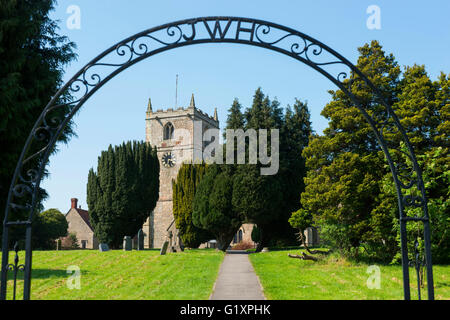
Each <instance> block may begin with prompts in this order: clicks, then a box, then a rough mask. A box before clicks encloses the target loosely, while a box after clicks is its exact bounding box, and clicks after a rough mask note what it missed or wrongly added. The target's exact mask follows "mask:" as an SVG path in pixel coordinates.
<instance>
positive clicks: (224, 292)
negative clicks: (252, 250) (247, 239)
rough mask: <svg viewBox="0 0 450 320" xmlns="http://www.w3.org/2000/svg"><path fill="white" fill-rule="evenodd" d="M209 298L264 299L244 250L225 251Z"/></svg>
mask: <svg viewBox="0 0 450 320" xmlns="http://www.w3.org/2000/svg"><path fill="white" fill-rule="evenodd" d="M209 299H210V300H265V297H264V294H263V292H262V288H261V284H260V283H259V279H258V277H257V276H256V274H255V270H253V266H252V265H251V263H250V260H249V259H248V253H247V252H245V251H237V250H236V251H231V250H230V251H227V254H226V255H225V258H224V260H223V262H222V265H221V266H220V270H219V276H218V277H217V280H216V283H215V284H214V290H213V293H212V294H211V296H210V297H209Z"/></svg>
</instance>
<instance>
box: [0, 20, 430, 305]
mask: <svg viewBox="0 0 450 320" xmlns="http://www.w3.org/2000/svg"><path fill="white" fill-rule="evenodd" d="M201 43H237V44H245V45H251V46H256V47H261V48H265V49H269V50H273V51H276V52H279V53H282V54H285V55H287V56H289V57H291V58H294V59H296V60H298V61H300V62H302V63H304V64H306V65H308V66H310V67H311V68H313V69H314V70H316V71H318V72H319V73H321V74H322V75H324V76H325V77H326V78H328V79H329V80H330V81H331V82H333V83H334V84H335V85H336V86H337V87H338V88H339V89H340V90H342V91H343V92H344V93H345V94H346V95H347V96H348V97H349V98H350V99H351V101H352V102H353V103H354V105H355V106H356V107H357V108H358V109H359V110H360V112H361V113H362V115H363V116H364V118H365V119H366V120H367V122H368V123H369V125H370V127H371V128H372V130H373V134H374V135H375V137H376V139H377V140H378V143H379V144H380V146H381V148H382V150H383V152H384V154H385V156H386V160H387V162H388V164H389V167H390V169H391V172H392V176H393V179H394V182H395V186H396V190H397V196H398V208H399V220H400V235H401V250H402V265H403V287H404V298H405V299H410V286H409V282H410V280H409V270H408V263H409V261H408V251H407V237H406V223H407V222H408V221H422V222H423V225H424V240H425V257H426V267H427V285H428V298H429V299H434V289H433V271H432V261H431V245H430V222H429V215H428V209H427V198H426V196H425V190H424V185H423V181H422V174H421V170H420V168H419V166H418V164H417V160H416V157H415V155H414V151H413V149H412V147H411V144H410V143H409V140H408V138H407V136H406V133H405V130H404V129H403V127H402V125H401V124H400V121H399V119H398V118H397V116H396V115H395V113H394V111H393V110H392V108H391V105H390V104H389V103H388V102H387V101H385V99H384V98H383V96H382V94H381V92H380V91H379V90H378V88H376V87H375V85H374V84H373V83H372V82H371V81H370V80H369V79H368V78H367V77H366V76H365V75H364V74H363V73H362V72H361V71H360V70H358V68H356V67H355V66H354V65H353V64H352V63H351V62H349V61H348V60H347V59H345V58H344V57H343V56H341V55H340V54H339V53H337V52H336V51H334V50H333V49H331V48H330V47H328V46H326V45H325V44H323V43H321V42H320V41H318V40H316V39H314V38H312V37H310V36H308V35H306V34H303V33H301V32H299V31H296V30H294V29H291V28H288V27H285V26H282V25H279V24H275V23H272V22H268V21H262V20H258V19H250V18H240V17H200V18H193V19H186V20H181V21H176V22H171V23H168V24H164V25H161V26H159V27H155V28H151V29H148V30H145V31H143V32H140V33H138V34H135V35H133V36H131V37H129V38H127V39H124V40H122V41H120V42H119V43H117V44H115V45H114V46H112V47H111V48H109V49H107V50H106V51H104V52H103V53H101V54H100V55H98V56H97V57H95V58H94V59H93V60H92V61H91V62H89V63H88V64H87V65H86V66H84V67H83V68H82V69H81V70H80V71H78V72H77V73H76V74H75V75H74V76H73V77H72V78H71V79H70V80H69V81H68V82H67V83H66V84H65V85H64V86H63V87H61V88H60V89H59V91H58V92H57V93H56V94H55V96H54V97H53V98H52V100H51V101H50V102H49V103H48V104H47V106H46V107H45V109H44V110H43V112H42V113H41V115H40V116H39V118H38V119H37V120H36V123H35V124H34V127H33V129H32V130H31V132H30V134H29V136H28V139H27V141H26V143H25V146H24V148H23V151H22V154H21V155H20V158H19V160H18V162H17V167H16V170H15V172H14V176H13V179H12V182H11V186H10V189H9V194H8V199H7V206H6V209H5V217H4V222H3V239H2V243H3V248H2V253H3V255H2V269H1V271H2V273H1V291H0V299H6V289H7V272H8V271H14V277H15V278H14V279H16V277H17V272H24V289H23V290H24V291H23V298H24V299H30V284H31V253H32V249H31V230H32V217H33V212H34V211H35V209H36V204H37V202H38V190H39V185H40V182H41V180H42V176H43V173H44V168H45V163H47V161H48V157H49V155H50V154H51V152H52V150H53V147H54V146H55V144H56V141H57V139H58V137H59V135H60V134H61V132H62V131H63V130H64V128H65V127H66V125H67V123H68V122H69V121H70V120H71V119H72V117H73V115H74V114H75V113H76V112H77V111H78V110H79V109H80V108H81V106H82V105H83V104H84V103H85V102H86V100H88V99H89V98H90V97H91V96H92V95H93V94H94V93H95V92H96V91H97V90H98V89H100V88H101V87H102V86H103V85H104V84H105V83H106V82H108V81H109V80H111V79H112V78H114V76H116V75H117V74H119V73H120V72H122V71H124V70H125V69H127V68H128V67H130V66H132V65H134V64H135V63H137V62H139V61H142V60H144V59H146V58H149V57H151V56H153V55H155V54H157V53H161V52H164V51H167V50H171V49H174V48H178V47H183V46H189V45H194V44H201ZM360 86H365V87H366V88H368V89H369V90H371V91H372V92H373V95H374V97H375V101H371V102H368V103H367V102H365V101H361V100H360V99H359V98H358V97H357V96H356V95H354V94H353V93H352V88H356V87H360ZM61 108H65V110H68V111H69V112H65V113H62V114H65V116H64V117H63V118H59V117H58V116H57V115H60V114H61V112H59V113H58V111H60V110H61ZM400 143H403V146H405V147H401V145H400ZM30 150H33V152H32V151H30ZM35 159H39V161H37V162H38V163H39V164H38V165H37V166H33V165H31V163H36V161H34V162H32V161H30V160H35ZM406 159H408V162H410V163H412V167H411V165H407V161H406ZM407 207H414V208H421V209H422V210H421V212H422V213H421V215H420V216H415V217H409V216H408V215H407V214H406V213H405V209H406V208H407ZM11 226H16V227H19V226H22V227H23V228H25V230H26V232H25V263H24V265H18V264H17V263H16V264H15V265H13V264H8V252H9V247H10V245H11V244H10V243H9V234H8V231H9V229H10V227H11ZM16 250H17V247H16ZM13 289H14V293H15V291H16V288H15V281H14V288H13ZM419 290H420V288H419Z"/></svg>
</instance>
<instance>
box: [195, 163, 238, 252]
mask: <svg viewBox="0 0 450 320" xmlns="http://www.w3.org/2000/svg"><path fill="white" fill-rule="evenodd" d="M232 195H233V167H232V166H227V165H217V164H211V165H209V166H208V167H207V169H206V173H205V175H204V176H203V178H202V180H201V181H200V183H199V184H198V187H197V191H196V193H195V196H194V205H193V213H192V221H193V223H194V225H195V226H197V227H198V228H202V229H205V230H208V231H209V232H211V233H212V234H213V235H214V236H215V239H216V240H217V244H218V249H219V250H222V251H225V250H227V248H228V246H229V244H230V242H231V240H232V239H233V236H234V234H235V233H236V232H237V230H238V229H239V227H240V226H241V224H242V218H241V216H240V214H239V213H238V212H237V211H235V210H234V208H233V205H232Z"/></svg>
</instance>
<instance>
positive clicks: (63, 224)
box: [33, 209, 69, 249]
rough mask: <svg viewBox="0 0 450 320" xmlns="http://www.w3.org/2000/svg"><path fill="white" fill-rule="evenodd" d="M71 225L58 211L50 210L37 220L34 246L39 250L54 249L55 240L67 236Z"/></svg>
mask: <svg viewBox="0 0 450 320" xmlns="http://www.w3.org/2000/svg"><path fill="white" fill-rule="evenodd" d="M68 227H69V225H68V223H67V220H66V217H65V216H64V215H63V214H62V213H61V212H60V211H59V210H58V209H49V210H46V211H44V212H42V213H41V214H39V215H37V216H36V218H35V228H34V229H33V246H34V247H35V248H39V249H54V248H55V240H56V239H58V238H61V237H65V236H67V229H68Z"/></svg>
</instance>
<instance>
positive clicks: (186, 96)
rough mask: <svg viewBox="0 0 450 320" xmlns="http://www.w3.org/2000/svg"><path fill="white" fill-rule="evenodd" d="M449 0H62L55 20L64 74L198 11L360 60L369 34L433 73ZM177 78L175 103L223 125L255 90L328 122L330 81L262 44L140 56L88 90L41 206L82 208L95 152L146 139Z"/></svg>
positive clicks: (171, 98)
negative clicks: (272, 29) (69, 53)
mask: <svg viewBox="0 0 450 320" xmlns="http://www.w3.org/2000/svg"><path fill="white" fill-rule="evenodd" d="M71 5H76V6H78V7H79V8H80V12H81V20H80V21H81V24H80V27H81V28H80V29H69V28H68V27H67V25H66V21H67V19H68V18H69V17H70V15H71V14H70V13H67V9H68V7H70V6H71ZM370 5H377V6H378V7H379V8H380V10H381V29H379V30H369V29H368V28H367V26H366V21H367V19H368V18H369V14H367V13H366V10H367V8H368V7H369V6H370ZM449 13H450V1H448V0H440V1H439V0H430V1H400V0H399V1H381V0H371V1H366V0H343V1H332V0H327V1H325V0H316V1H310V0H308V1H306V0H302V1H300V0H299V1H287V0H285V1H266V0H264V1H262V0H259V1H256V0H247V1H234V0H227V1H215V0H209V1H198V0H191V1H174V0H167V1H148V0H147V1H145V0H133V1H124V0H121V1H119V0H95V1H92V0H78V1H77V0H64V1H63V0H60V1H59V2H58V4H57V7H56V10H55V11H54V12H52V14H51V17H52V18H53V19H57V20H60V27H61V30H60V33H61V34H64V35H67V36H68V37H69V38H70V40H71V41H74V42H75V43H76V44H77V50H76V52H77V54H78V60H77V61H74V62H72V63H71V65H70V66H68V67H67V68H66V76H65V80H68V79H69V78H70V77H71V76H72V75H73V74H74V73H75V72H77V71H78V70H79V69H80V68H82V67H83V66H84V65H85V64H86V63H87V62H89V61H90V60H91V59H93V58H94V57H95V56H97V55H98V54H99V53H101V52H102V51H103V50H105V49H107V48H109V47H110V46H111V45H113V44H115V43H117V42H119V41H120V40H122V39H124V38H126V37H129V36H131V35H133V34H135V33H138V32H140V31H143V30H145V29H148V28H150V27H154V26H158V25H160V24H164V23H167V22H171V21H176V20H181V19H186V18H193V17H201V16H216V15H220V16H226V15H230V16H242V17H249V18H258V19H263V20H268V21H272V22H275V23H278V24H282V25H285V26H288V27H291V28H293V29H296V30H299V31H301V32H303V33H306V34H308V35H310V36H312V37H314V38H316V39H318V40H320V41H322V42H323V43H325V44H327V45H328V46H330V47H331V48H333V49H335V50H336V51H337V52H339V53H340V54H342V55H343V56H344V57H346V58H347V59H349V60H350V61H351V62H354V63H356V60H357V54H358V53H357V48H358V47H359V46H362V45H363V44H364V43H367V42H370V41H371V40H373V39H376V40H379V41H380V42H381V44H382V45H383V47H384V49H385V51H386V52H388V53H393V54H394V56H395V57H396V59H397V61H398V62H399V63H400V65H401V66H405V65H412V64H414V63H417V64H424V65H425V66H426V68H427V71H428V72H429V74H430V76H431V77H432V79H436V77H437V76H438V75H439V73H440V72H441V71H444V72H446V73H449V71H450V54H449V52H450V19H449ZM176 74H178V75H179V88H178V105H179V106H187V105H188V104H189V100H190V96H191V94H192V93H194V94H195V100H196V105H197V106H198V107H199V108H201V109H202V110H203V111H205V112H207V113H209V114H211V115H212V114H213V110H214V108H215V107H217V109H218V113H219V120H220V122H221V126H222V125H223V124H224V123H225V119H226V112H227V109H228V108H229V106H230V104H231V103H232V101H233V99H234V98H235V97H237V98H239V100H240V102H241V104H243V106H244V107H246V106H249V105H250V104H251V100H252V95H253V93H254V91H255V89H256V88H257V87H259V86H260V87H262V89H263V91H264V92H265V93H266V94H268V95H269V96H270V97H271V98H274V97H277V99H278V100H279V101H280V102H281V104H282V105H283V106H286V105H287V104H293V102H294V99H295V98H296V97H297V98H299V99H301V100H307V101H308V105H309V107H310V109H311V115H312V122H313V127H314V129H315V130H316V131H317V132H319V133H321V132H322V130H323V129H324V128H325V127H326V126H327V121H326V119H324V118H323V117H322V116H321V115H320V112H321V110H322V109H323V106H324V105H325V104H326V103H327V102H328V101H329V99H330V97H329V94H328V93H327V90H330V89H335V87H334V85H333V84H332V83H331V82H329V80H327V79H325V78H324V77H323V76H322V75H320V74H318V73H317V72H316V71H314V70H312V69H310V68H309V67H307V66H306V65H303V64H301V63H299V62H298V61H295V60H293V59H290V58H289V57H286V56H283V55H280V54H278V53H275V52H273V51H269V50H264V49H261V48H255V47H249V46H242V45H241V46H239V45H232V44H230V45H224V44H221V45H216V44H205V45H197V46H190V47H185V48H178V49H175V50H171V51H168V52H165V53H163V54H159V55H156V56H154V57H151V58H150V59H147V60H144V61H142V62H140V63H138V64H136V65H134V66H133V67H131V68H129V69H127V70H126V71H125V72H122V73H121V74H119V75H118V76H116V77H115V78H114V79H112V80H111V81H110V82H108V83H107V84H106V85H105V86H104V87H103V88H102V89H101V90H99V91H98V92H97V93H96V94H95V95H93V96H92V97H91V98H90V99H89V101H87V102H86V103H85V105H84V106H83V107H82V109H81V112H79V113H78V114H77V115H76V117H75V118H74V120H75V123H76V127H75V131H76V132H77V134H78V137H77V138H73V139H72V140H71V141H70V143H69V144H68V145H67V146H66V145H60V146H59V149H60V151H59V152H58V153H57V154H56V155H54V156H52V157H51V158H50V165H49V168H48V169H49V172H50V176H49V178H48V179H46V180H45V181H44V182H43V183H42V186H43V187H44V188H45V189H46V190H47V191H48V193H49V195H50V197H49V199H48V200H47V201H46V202H45V203H44V206H45V208H46V209H48V208H58V209H59V210H61V211H62V212H63V213H65V212H67V211H68V209H69V206H70V198H72V197H76V198H78V199H79V204H81V206H82V207H83V208H85V209H86V208H87V204H86V182H87V174H88V171H89V169H90V168H91V167H94V168H96V165H97V158H98V155H99V154H100V152H101V151H102V150H105V149H106V148H107V147H108V145H109V144H113V145H116V144H120V143H121V142H122V141H127V140H144V138H145V136H144V134H145V121H144V118H145V110H146V106H147V101H148V98H149V97H151V99H152V103H153V108H154V109H160V108H161V109H167V108H172V107H174V104H175V76H176Z"/></svg>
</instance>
